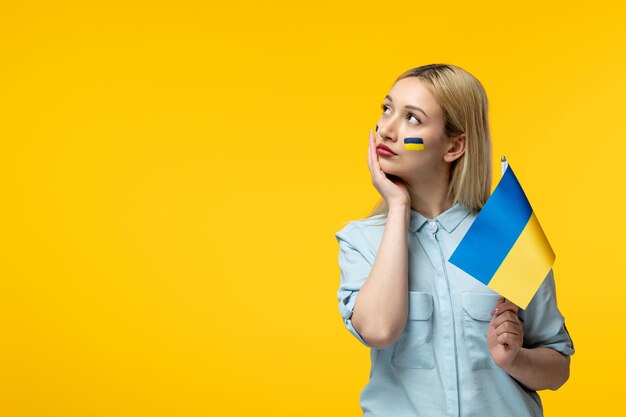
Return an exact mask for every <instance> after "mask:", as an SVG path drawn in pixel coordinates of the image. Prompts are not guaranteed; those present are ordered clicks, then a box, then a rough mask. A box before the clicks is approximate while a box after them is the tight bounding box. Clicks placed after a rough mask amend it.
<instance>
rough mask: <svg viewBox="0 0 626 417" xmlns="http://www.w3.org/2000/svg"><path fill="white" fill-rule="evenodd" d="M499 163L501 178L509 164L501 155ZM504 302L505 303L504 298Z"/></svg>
mask: <svg viewBox="0 0 626 417" xmlns="http://www.w3.org/2000/svg"><path fill="white" fill-rule="evenodd" d="M500 162H501V163H502V176H504V172H505V171H506V168H507V167H508V166H509V163H508V162H507V161H506V157H505V156H504V155H502V158H500ZM502 298H504V301H506V298H505V297H502Z"/></svg>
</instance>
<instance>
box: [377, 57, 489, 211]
mask: <svg viewBox="0 0 626 417" xmlns="http://www.w3.org/2000/svg"><path fill="white" fill-rule="evenodd" d="M407 77H419V78H420V79H421V80H422V81H424V84H425V85H426V87H427V88H428V89H429V90H430V91H431V93H432V94H433V96H434V97H435V100H436V101H437V103H438V104H439V105H440V106H441V108H442V110H443V118H444V130H445V134H446V135H447V136H448V137H452V136H458V135H460V134H462V133H465V152H463V155H461V157H460V158H458V159H456V160H455V161H454V162H452V164H451V166H450V182H449V185H448V193H447V195H446V199H450V197H452V199H453V204H455V203H457V202H459V203H461V204H462V205H464V206H465V207H467V208H468V209H470V210H474V211H478V210H480V209H481V208H482V207H483V206H484V205H485V202H486V201H487V199H488V198H489V195H490V194H491V133H490V129H489V115H488V102H487V93H486V92H485V89H484V88H483V86H482V84H481V83H480V81H478V79H477V78H476V77H474V76H473V75H472V74H470V73H469V72H467V71H465V70H464V69H462V68H459V67H457V66H455V65H450V64H429V65H422V66H420V67H417V68H413V69H410V70H408V71H405V72H404V73H402V74H401V75H400V76H399V77H398V78H396V81H395V82H398V81H399V80H401V79H403V78H407ZM395 82H394V83H395ZM388 212H389V207H387V203H386V202H385V200H384V199H383V198H381V199H380V200H379V201H378V203H377V204H376V206H375V207H374V209H373V211H372V212H371V213H370V214H369V216H370V217H371V216H374V215H378V214H383V215H385V216H386V215H387V213H388Z"/></svg>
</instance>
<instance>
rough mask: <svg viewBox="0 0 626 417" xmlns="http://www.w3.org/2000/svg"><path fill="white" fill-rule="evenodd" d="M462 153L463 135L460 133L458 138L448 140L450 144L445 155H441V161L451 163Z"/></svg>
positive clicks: (463, 148) (463, 145) (463, 146)
mask: <svg viewBox="0 0 626 417" xmlns="http://www.w3.org/2000/svg"><path fill="white" fill-rule="evenodd" d="M463 152H465V133H461V134H460V135H458V136H455V137H453V138H450V144H449V145H448V149H447V150H446V153H445V154H443V159H444V161H446V162H453V161H455V160H457V159H459V158H460V157H461V156H462V155H463Z"/></svg>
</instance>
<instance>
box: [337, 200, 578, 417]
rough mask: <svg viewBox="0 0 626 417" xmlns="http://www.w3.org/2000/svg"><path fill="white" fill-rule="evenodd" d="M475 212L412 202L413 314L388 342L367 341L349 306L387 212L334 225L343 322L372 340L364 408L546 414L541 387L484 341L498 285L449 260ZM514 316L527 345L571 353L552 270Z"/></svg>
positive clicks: (383, 414)
mask: <svg viewBox="0 0 626 417" xmlns="http://www.w3.org/2000/svg"><path fill="white" fill-rule="evenodd" d="M477 214H478V213H477V212H472V211H470V210H469V209H467V208H466V207H464V206H463V205H461V204H460V203H456V204H455V205H454V206H452V207H450V208H449V209H448V210H446V211H445V212H443V213H441V214H440V215H439V216H437V217H436V218H435V219H427V218H426V217H424V216H423V215H421V214H420V213H418V212H417V211H414V210H411V216H410V223H409V226H408V231H407V232H408V233H407V240H408V249H409V277H408V279H409V294H408V296H409V312H408V318H407V324H406V327H405V328H404V331H403V333H402V335H401V336H400V338H399V339H398V340H397V341H396V342H395V343H393V344H392V345H390V346H388V347H387V348H385V349H377V348H375V347H373V346H371V345H369V344H368V343H367V342H365V340H364V339H363V338H362V337H361V335H360V334H359V333H358V332H357V331H356V330H355V329H354V327H353V326H352V320H351V316H352V311H353V308H354V303H355V301H356V299H357V297H358V294H359V290H360V288H361V286H362V285H363V283H364V282H365V280H366V279H367V277H368V275H369V272H370V270H371V268H372V265H373V263H374V259H375V257H376V253H377V251H378V247H379V246H380V242H381V239H382V234H383V231H384V227H385V226H384V225H385V222H386V218H385V216H384V215H377V216H372V217H368V218H366V219H360V220H354V221H352V222H350V223H348V224H347V225H346V226H345V227H344V228H343V229H341V230H340V231H338V232H337V233H336V234H335V237H336V239H337V241H338V242H339V267H340V271H341V283H340V287H339V291H338V292H337V297H338V300H339V311H340V312H341V316H342V318H343V322H344V324H345V326H346V327H347V329H348V330H349V331H350V332H351V333H352V334H353V335H354V336H355V337H356V338H357V339H358V340H359V341H360V342H361V343H362V344H364V345H365V346H367V347H369V348H371V351H370V357H371V369H370V377H369V380H368V382H367V384H366V385H365V387H364V388H363V390H362V391H361V395H360V405H361V408H362V410H363V416H364V417H387V416H388V417H409V416H410V417H414V416H427V417H439V416H446V417H474V416H475V417H489V416H494V417H502V416H511V417H514V416H519V417H528V416H542V415H543V407H542V404H541V399H540V397H539V395H538V394H537V392H536V391H534V390H531V389H528V388H526V387H525V386H524V385H522V384H521V383H519V382H518V381H517V380H515V379H514V378H513V377H511V376H510V375H509V374H507V373H506V372H504V371H503V370H502V369H500V368H499V367H498V365H496V363H495V362H494V361H493V359H492V358H491V355H490V354H489V351H488V349H487V329H488V326H489V322H490V321H491V311H492V310H493V308H494V307H495V305H496V302H497V300H498V298H499V297H500V295H499V294H497V293H496V292H494V291H493V290H492V289H490V288H489V287H487V286H486V285H484V284H482V283H481V282H479V281H478V280H476V279H475V278H473V277H472V276H470V275H468V274H467V273H465V272H464V271H462V270H461V269H459V268H457V267H456V266H455V265H453V264H451V263H449V262H448V261H447V259H448V258H449V257H450V255H451V254H452V252H453V251H454V249H455V248H456V246H457V245H458V244H459V242H460V241H461V239H462V238H463V236H464V235H465V233H466V232H467V230H468V229H469V227H470V225H471V224H472V222H473V221H474V219H475V218H476V215H477ZM518 317H519V318H520V320H521V321H522V322H523V324H524V343H523V346H524V347H525V348H536V347H549V348H551V349H554V350H556V351H558V352H561V353H562V354H564V355H572V354H573V353H574V345H573V343H572V339H571V338H570V335H569V333H568V331H567V328H566V327H565V322H564V317H563V315H561V313H560V311H559V309H558V307H557V304H556V289H555V283H554V275H553V272H552V270H550V272H549V273H548V275H547V276H546V278H545V280H544V281H543V283H542V284H541V287H540V288H539V289H538V291H537V293H536V294H535V296H534V297H533V299H532V300H531V302H530V304H529V305H528V306H527V308H526V309H525V310H522V309H519V311H518Z"/></svg>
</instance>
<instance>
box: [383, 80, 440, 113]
mask: <svg viewBox="0 0 626 417" xmlns="http://www.w3.org/2000/svg"><path fill="white" fill-rule="evenodd" d="M387 98H388V99H389V100H390V101H391V102H392V103H393V104H394V106H397V107H399V108H403V107H405V106H415V107H420V108H422V109H424V111H425V112H426V114H428V117H437V115H439V114H440V112H441V109H440V106H439V104H438V103H437V101H436V100H435V97H434V96H433V94H432V93H431V92H430V90H429V89H428V87H426V86H425V85H424V84H423V83H422V81H420V80H419V78H418V77H408V78H403V79H401V80H398V81H397V82H396V83H395V84H394V85H393V87H392V88H391V90H389V93H387Z"/></svg>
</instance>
